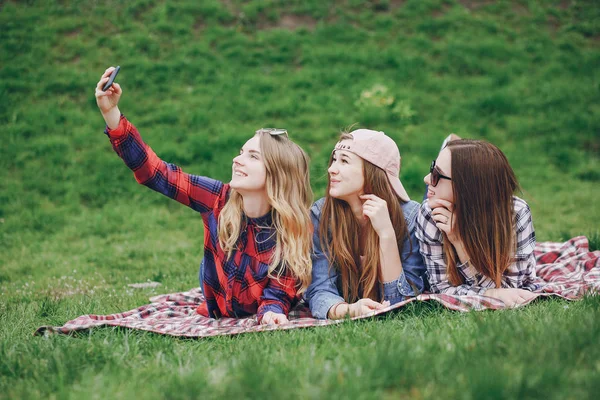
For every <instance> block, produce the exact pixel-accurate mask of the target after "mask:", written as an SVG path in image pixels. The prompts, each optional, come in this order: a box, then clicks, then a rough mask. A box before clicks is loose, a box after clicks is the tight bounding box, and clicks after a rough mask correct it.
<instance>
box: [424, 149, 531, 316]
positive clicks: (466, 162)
mask: <svg viewBox="0 0 600 400" xmlns="http://www.w3.org/2000/svg"><path fill="white" fill-rule="evenodd" d="M424 181H425V183H426V184H427V185H428V189H427V199H426V200H425V201H423V204H422V205H421V209H420V212H419V216H418V218H417V227H418V228H417V238H418V239H419V246H420V250H421V254H422V255H423V258H424V260H425V264H426V265H427V273H428V281H429V285H430V288H431V292H433V293H445V294H452V295H485V296H489V297H494V298H497V299H500V300H502V301H503V302H504V303H505V304H506V305H508V306H515V305H518V304H521V303H524V302H527V301H530V300H531V299H532V298H534V297H536V294H535V293H533V291H536V290H538V289H540V288H541V287H542V286H543V281H542V280H541V279H539V278H537V277H536V272H535V257H534V254H533V250H534V248H535V231H534V229H533V222H532V219H531V211H530V209H529V206H528V205H527V203H526V202H525V201H523V200H522V199H520V198H518V197H516V196H514V195H513V193H514V192H515V191H516V190H517V189H518V187H519V186H518V182H517V178H516V176H515V174H514V172H513V170H512V168H511V166H510V164H509V163H508V160H507V159H506V157H505V155H504V154H503V153H502V151H500V149H498V148H497V147H496V146H494V145H492V144H490V143H487V142H485V141H481V140H462V139H458V140H452V141H450V142H449V143H448V145H447V146H446V147H445V148H443V149H442V151H441V152H440V154H439V156H438V157H437V159H436V160H434V161H433V162H432V164H431V167H430V173H429V174H428V175H427V176H426V177H425V178H424Z"/></svg>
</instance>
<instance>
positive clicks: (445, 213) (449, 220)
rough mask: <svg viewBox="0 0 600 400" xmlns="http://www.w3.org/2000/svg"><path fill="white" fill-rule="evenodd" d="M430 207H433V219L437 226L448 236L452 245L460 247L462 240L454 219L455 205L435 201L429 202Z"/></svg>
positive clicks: (443, 201)
mask: <svg viewBox="0 0 600 400" xmlns="http://www.w3.org/2000/svg"><path fill="white" fill-rule="evenodd" d="M429 206H430V207H431V217H432V218H433V220H434V221H435V226H437V227H438V229H439V230H441V231H442V232H444V233H445V234H446V236H447V237H448V240H449V241H450V243H452V245H454V246H456V245H459V244H460V239H459V237H458V227H457V226H456V218H454V204H452V203H450V202H449V201H446V200H442V199H434V200H430V201H429Z"/></svg>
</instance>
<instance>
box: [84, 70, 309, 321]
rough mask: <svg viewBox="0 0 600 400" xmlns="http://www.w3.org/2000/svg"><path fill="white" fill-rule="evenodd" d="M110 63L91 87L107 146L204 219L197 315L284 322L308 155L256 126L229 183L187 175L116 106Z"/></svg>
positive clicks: (293, 294)
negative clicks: (144, 138) (202, 298)
mask: <svg viewBox="0 0 600 400" xmlns="http://www.w3.org/2000/svg"><path fill="white" fill-rule="evenodd" d="M113 70H114V68H113V67H111V68H108V69H107V70H106V71H105V72H104V74H103V75H102V77H101V78H100V81H99V82H98V84H97V86H96V101H97V103H98V107H99V108H100V110H101V112H102V116H103V117H104V120H105V121H106V125H107V128H106V131H105V133H106V134H107V135H108V137H109V139H110V142H111V144H112V146H113V149H114V150H115V151H116V152H117V154H118V155H119V156H120V157H121V158H122V159H123V161H124V162H125V164H126V165H127V166H128V167H129V168H130V169H131V170H133V172H134V175H135V178H136V180H137V181H138V182H139V183H141V184H143V185H146V186H148V187H149V188H151V189H153V190H155V191H157V192H159V193H162V194H164V195H165V196H168V197H170V198H172V199H174V200H177V201H178V202H180V203H182V204H184V205H186V206H188V207H190V208H192V209H193V210H195V211H198V212H199V213H200V214H201V216H202V219H203V220H204V259H203V263H202V264H203V270H202V280H203V285H202V290H203V292H204V296H205V298H206V302H205V303H204V304H203V305H202V306H200V307H199V308H198V313H200V314H202V315H204V316H208V317H212V318H219V317H244V316H249V315H253V314H257V317H258V321H259V322H261V323H263V324H265V323H272V324H281V323H285V322H287V315H288V312H289V310H290V308H291V307H292V305H293V303H294V302H295V301H296V300H297V296H298V295H299V294H301V293H302V292H303V291H304V290H305V289H306V288H307V287H308V284H309V282H310V277H311V259H310V257H311V240H312V237H311V232H312V225H311V220H310V216H309V213H308V210H309V207H310V205H311V203H312V191H311V188H310V181H309V170H308V157H307V156H306V154H305V153H304V151H303V150H302V149H301V148H300V147H299V146H298V145H297V144H295V143H294V142H292V141H291V140H290V139H289V138H288V137H287V132H285V130H273V129H261V130H258V131H257V132H256V134H255V135H253V136H252V137H251V138H250V139H249V140H248V141H247V142H246V143H245V144H244V145H243V146H242V148H241V150H240V154H239V155H238V156H236V157H235V158H234V159H233V163H232V174H231V175H232V176H231V182H230V183H227V184H225V183H223V182H220V181H217V180H214V179H211V178H207V177H203V176H197V175H190V174H187V173H185V172H183V171H182V170H181V169H180V168H179V167H177V166H175V165H173V164H169V163H166V162H164V161H162V160H161V159H160V158H158V156H157V155H156V154H155V153H154V152H153V151H152V149H151V148H150V147H149V146H148V145H147V144H146V143H144V142H143V141H142V138H141V136H140V134H139V133H138V131H137V129H136V128H135V127H134V126H133V125H132V124H131V123H130V122H129V121H128V120H127V119H126V118H125V117H124V116H123V115H121V112H120V111H119V108H118V107H117V104H118V102H119V99H120V97H121V94H122V90H121V87H120V86H119V84H118V83H114V84H113V85H112V87H110V88H109V89H108V90H106V91H103V90H102V89H103V86H104V84H105V83H106V82H107V81H108V79H109V76H110V74H111V72H112V71H113Z"/></svg>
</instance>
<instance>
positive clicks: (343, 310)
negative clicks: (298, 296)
mask: <svg viewBox="0 0 600 400" xmlns="http://www.w3.org/2000/svg"><path fill="white" fill-rule="evenodd" d="M349 312H350V305H349V304H348V303H338V304H335V305H333V306H332V307H331V308H330V309H329V312H328V313H327V318H329V319H342V318H345V317H346V315H348V313H349Z"/></svg>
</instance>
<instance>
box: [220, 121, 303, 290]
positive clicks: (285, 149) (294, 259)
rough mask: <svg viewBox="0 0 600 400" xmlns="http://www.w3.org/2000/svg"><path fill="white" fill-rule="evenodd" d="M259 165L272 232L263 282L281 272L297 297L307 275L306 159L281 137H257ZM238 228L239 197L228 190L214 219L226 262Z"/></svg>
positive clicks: (239, 213) (239, 221) (262, 133)
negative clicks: (287, 275) (271, 248)
mask: <svg viewBox="0 0 600 400" xmlns="http://www.w3.org/2000/svg"><path fill="white" fill-rule="evenodd" d="M257 136H258V137H259V138H260V152H261V154H262V158H263V161H264V163H265V167H266V172H267V177H266V185H265V187H266V191H267V197H268V199H269V204H270V206H271V217H272V219H273V225H274V228H275V232H276V238H275V239H276V240H275V242H276V245H275V250H274V252H273V255H272V256H271V260H270V262H269V276H270V277H276V278H279V277H280V276H281V274H282V273H283V271H284V270H285V269H286V268H287V269H289V271H291V273H292V274H293V275H294V276H295V277H296V279H298V283H299V290H298V292H299V293H303V292H304V291H305V290H306V288H307V287H308V285H309V284H310V281H311V275H312V261H311V252H312V222H311V219H310V215H309V209H310V206H311V205H312V202H313V192H312V189H311V187H310V173H309V169H308V164H309V159H308V156H307V155H306V153H305V152H304V150H302V148H301V147H300V146H298V145H297V144H296V143H294V142H293V141H291V140H290V139H289V138H288V137H287V136H286V135H270V134H269V133H264V132H261V133H257ZM243 223H244V217H243V207H242V196H241V195H240V194H239V193H238V192H237V191H236V190H235V189H230V197H229V201H227V204H225V207H223V210H221V214H220V215H219V244H220V246H221V248H222V249H223V251H224V252H225V253H227V257H228V258H229V257H231V255H232V253H233V251H234V250H236V248H237V247H236V243H237V241H238V238H239V236H240V231H241V229H242V227H243V226H242V225H243Z"/></svg>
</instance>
